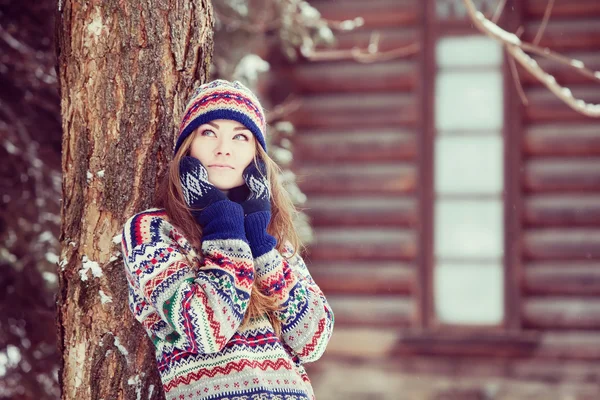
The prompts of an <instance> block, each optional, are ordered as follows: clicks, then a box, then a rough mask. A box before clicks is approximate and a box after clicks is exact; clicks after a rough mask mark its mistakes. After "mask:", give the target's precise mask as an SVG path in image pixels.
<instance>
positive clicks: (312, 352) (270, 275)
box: [254, 249, 334, 363]
mask: <svg viewBox="0 0 600 400" xmlns="http://www.w3.org/2000/svg"><path fill="white" fill-rule="evenodd" d="M288 251H289V254H292V253H293V251H292V250H291V249H288ZM286 253H287V251H286ZM254 263H255V266H256V270H257V274H256V282H257V285H258V286H259V288H260V289H261V291H263V293H265V294H267V295H269V296H275V297H276V298H277V299H279V302H280V304H281V309H280V310H279V311H277V312H275V314H276V317H277V318H278V319H279V320H281V322H282V336H283V340H284V341H285V342H286V344H287V345H288V346H289V347H290V348H291V349H292V350H293V351H294V353H295V355H296V356H297V357H298V358H299V360H300V362H302V363H306V362H313V361H316V360H318V359H319V358H320V357H321V356H322V355H323V353H324V352H325V348H326V347H327V344H328V342H329V339H330V338H331V335H332V333H333V325H334V315H333V310H332V309H331V307H330V306H329V303H328V302H327V299H326V298H325V295H324V294H323V292H322V291H321V289H320V288H319V286H317V284H316V283H315V281H314V280H313V279H312V277H311V275H310V273H309V271H308V268H307V267H306V264H305V263H304V260H303V259H302V257H300V255H299V254H295V255H294V256H293V257H291V258H290V259H289V260H288V259H286V258H284V257H283V256H282V254H281V253H280V252H279V251H277V249H272V250H270V251H269V252H268V253H266V254H264V255H263V256H260V257H258V258H256V259H255V260H254Z"/></svg>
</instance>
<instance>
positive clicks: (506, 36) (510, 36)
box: [476, 11, 521, 46]
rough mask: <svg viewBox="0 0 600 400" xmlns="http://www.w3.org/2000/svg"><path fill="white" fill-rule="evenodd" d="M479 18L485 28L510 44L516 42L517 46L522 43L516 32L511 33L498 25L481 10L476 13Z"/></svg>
mask: <svg viewBox="0 0 600 400" xmlns="http://www.w3.org/2000/svg"><path fill="white" fill-rule="evenodd" d="M476 16H477V19H478V20H480V21H481V23H482V24H483V26H484V27H485V29H487V30H488V31H490V32H491V33H492V34H493V35H494V36H497V37H499V38H500V39H502V40H504V41H505V42H508V43H510V44H514V45H515V46H519V45H520V44H521V39H519V37H518V36H517V35H515V34H514V33H510V32H507V31H505V30H504V29H502V28H500V27H499V26H498V25H496V24H495V23H493V22H492V21H490V20H489V19H487V18H486V17H485V16H484V15H483V14H482V13H480V12H479V11H478V12H477V14H476Z"/></svg>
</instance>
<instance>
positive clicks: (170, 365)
mask: <svg viewBox="0 0 600 400" xmlns="http://www.w3.org/2000/svg"><path fill="white" fill-rule="evenodd" d="M265 131H266V123H265V117H264V112H263V109H262V107H261V105H260V103H259V101H258V99H257V98H256V96H255V95H254V94H253V93H252V92H250V91H249V90H248V89H247V88H246V87H245V86H243V85H242V84H240V83H239V82H237V81H236V82H228V81H225V80H216V81H212V82H210V83H207V84H204V85H202V86H200V87H199V88H198V90H196V92H195V93H194V95H193V96H192V99H191V100H190V101H189V103H188V105H187V107H186V110H185V113H184V115H183V119H182V122H181V126H180V135H179V138H178V140H177V144H176V146H175V155H174V158H173V161H172V162H171V164H170V167H169V171H168V174H167V177H166V179H165V182H164V185H163V187H162V190H161V193H159V196H158V199H157V203H156V205H157V206H158V207H159V208H151V209H149V210H146V211H143V212H140V213H138V214H136V215H134V216H132V217H131V218H129V219H128V220H127V222H126V223H125V225H124V227H123V240H122V251H123V256H124V260H125V270H126V275H127V280H128V286H129V306H130V309H131V311H132V313H133V314H134V316H135V318H136V319H137V320H138V321H139V322H141V324H142V325H143V327H144V328H145V330H146V331H147V333H148V335H149V336H150V338H151V339H152V341H153V342H154V345H155V347H156V360H157V364H158V370H159V372H160V375H161V379H162V383H163V388H164V391H165V394H166V398H167V399H169V400H171V399H172V400H176V399H177V400H180V399H211V400H212V399H232V400H233V399H236V400H250V399H252V400H259V399H260V400H262V399H282V400H284V399H285V400H297V399H314V394H313V390H312V387H311V383H310V380H309V378H308V376H307V374H306V371H305V369H304V367H303V364H304V363H306V362H311V361H315V360H317V359H318V358H319V357H321V355H322V354H323V352H324V351H325V347H326V346H327V343H328V342H329V338H330V337H331V334H332V330H333V324H334V316H333V312H332V310H331V307H330V306H329V304H328V303H327V300H326V298H325V296H324V295H323V292H322V291H321V290H320V289H319V287H318V286H317V285H316V284H315V282H314V281H313V280H312V278H311V276H310V274H309V271H308V269H307V268H306V265H305V263H304V261H303V260H302V258H301V257H300V255H299V254H298V250H299V248H300V241H299V239H298V235H297V233H296V232H295V231H294V228H293V226H292V216H293V212H295V210H294V208H293V205H292V203H291V201H290V199H289V197H288V195H287V193H286V192H285V190H284V189H283V188H282V186H281V184H280V183H279V182H278V172H279V170H278V168H277V166H276V164H275V163H274V162H273V161H272V160H271V159H270V158H269V156H268V155H267V153H266V142H265Z"/></svg>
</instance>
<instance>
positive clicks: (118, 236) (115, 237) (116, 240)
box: [112, 234, 123, 244]
mask: <svg viewBox="0 0 600 400" xmlns="http://www.w3.org/2000/svg"><path fill="white" fill-rule="evenodd" d="M122 238H123V235H121V234H118V235H117V236H114V237H113V238H112V242H113V243H114V244H121V239H122Z"/></svg>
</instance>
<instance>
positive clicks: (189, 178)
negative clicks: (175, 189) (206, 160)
mask: <svg viewBox="0 0 600 400" xmlns="http://www.w3.org/2000/svg"><path fill="white" fill-rule="evenodd" d="M182 162H187V160H186V158H185V157H184V158H183V159H182ZM187 168H188V169H187V170H186V171H185V172H184V173H182V174H181V175H180V177H179V178H180V180H181V189H182V190H183V197H184V198H185V202H186V204H195V203H196V202H197V201H198V200H200V198H202V196H205V195H207V194H208V193H209V192H210V191H211V190H214V186H213V185H212V184H211V183H210V182H209V181H208V171H207V170H206V168H205V167H204V165H202V163H200V162H195V163H189V165H188V167H187Z"/></svg>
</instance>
